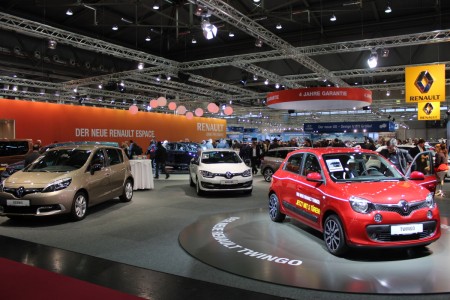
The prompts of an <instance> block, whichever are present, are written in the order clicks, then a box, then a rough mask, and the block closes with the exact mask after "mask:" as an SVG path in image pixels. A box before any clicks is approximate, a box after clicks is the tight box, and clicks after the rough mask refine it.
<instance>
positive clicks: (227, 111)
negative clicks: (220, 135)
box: [223, 106, 233, 116]
mask: <svg viewBox="0 0 450 300" xmlns="http://www.w3.org/2000/svg"><path fill="white" fill-rule="evenodd" d="M223 112H224V113H225V114H226V115H227V116H229V115H231V114H232V113H233V108H232V107H231V106H227V107H225V109H224V110H223Z"/></svg>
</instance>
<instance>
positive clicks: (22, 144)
mask: <svg viewBox="0 0 450 300" xmlns="http://www.w3.org/2000/svg"><path fill="white" fill-rule="evenodd" d="M28 151H29V148H28V142H27V141H0V156H14V155H25V154H27V153H28Z"/></svg>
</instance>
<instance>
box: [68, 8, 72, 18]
mask: <svg viewBox="0 0 450 300" xmlns="http://www.w3.org/2000/svg"><path fill="white" fill-rule="evenodd" d="M66 15H68V16H73V11H72V10H71V9H70V8H69V9H68V10H67V11H66Z"/></svg>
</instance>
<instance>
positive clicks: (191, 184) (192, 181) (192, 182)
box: [189, 175, 195, 186]
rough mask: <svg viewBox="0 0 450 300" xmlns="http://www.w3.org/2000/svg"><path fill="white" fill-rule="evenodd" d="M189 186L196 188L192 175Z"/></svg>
mask: <svg viewBox="0 0 450 300" xmlns="http://www.w3.org/2000/svg"><path fill="white" fill-rule="evenodd" d="M189 185H190V186H195V182H194V180H192V176H191V175H189Z"/></svg>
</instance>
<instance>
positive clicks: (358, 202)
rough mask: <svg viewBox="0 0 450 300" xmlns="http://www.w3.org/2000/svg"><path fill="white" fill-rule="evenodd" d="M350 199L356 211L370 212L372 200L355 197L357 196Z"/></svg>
mask: <svg viewBox="0 0 450 300" xmlns="http://www.w3.org/2000/svg"><path fill="white" fill-rule="evenodd" d="M349 200H350V205H351V206H352V208H353V210H354V211H356V212H359V213H362V214H367V213H369V208H370V201H368V200H366V199H364V198H360V197H355V196H351V197H350V199H349Z"/></svg>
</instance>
